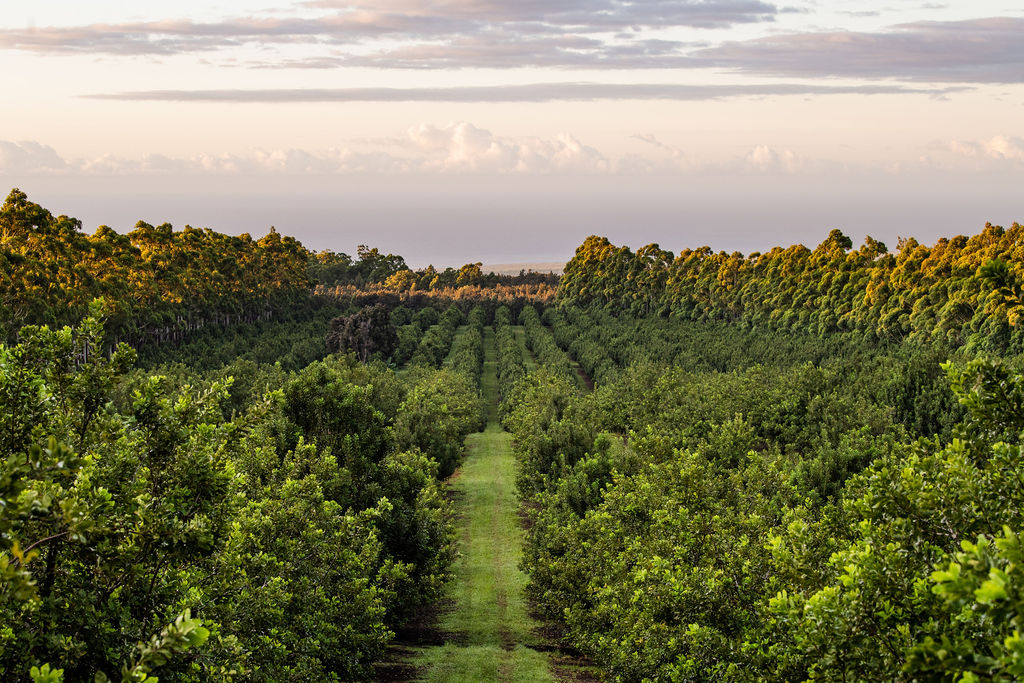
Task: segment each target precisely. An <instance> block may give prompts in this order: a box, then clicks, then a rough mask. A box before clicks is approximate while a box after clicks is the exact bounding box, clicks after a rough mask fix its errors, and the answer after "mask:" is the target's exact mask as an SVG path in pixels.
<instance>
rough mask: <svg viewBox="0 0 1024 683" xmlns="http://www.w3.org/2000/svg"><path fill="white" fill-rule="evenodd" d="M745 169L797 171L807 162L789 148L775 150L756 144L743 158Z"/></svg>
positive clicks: (761, 171)
mask: <svg viewBox="0 0 1024 683" xmlns="http://www.w3.org/2000/svg"><path fill="white" fill-rule="evenodd" d="M744 162H745V166H746V169H747V170H749V171H754V172H757V173H787V174H789V173H798V172H800V171H801V170H803V169H804V168H805V167H806V166H807V162H806V161H805V160H804V159H802V158H800V157H799V156H798V155H797V154H796V153H795V152H793V151H792V150H789V149H784V150H776V149H773V148H772V147H769V146H768V145H758V146H757V147H755V148H754V149H752V150H751V151H750V153H749V154H747V156H746V158H745V159H744Z"/></svg>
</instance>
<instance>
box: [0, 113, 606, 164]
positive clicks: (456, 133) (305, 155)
mask: <svg viewBox="0 0 1024 683" xmlns="http://www.w3.org/2000/svg"><path fill="white" fill-rule="evenodd" d="M369 147H370V148H366V146H365V145H364V146H363V147H362V148H360V147H358V146H350V147H343V148H340V149H330V150H322V151H308V150H300V149H281V150H252V151H250V152H248V153H245V154H200V155H194V156H189V157H178V158H175V157H168V156H164V155H149V156H146V157H143V158H141V159H125V158H121V157H116V156H112V155H104V156H101V157H97V158H92V159H77V160H71V161H68V160H65V159H63V158H61V157H60V155H58V154H57V152H56V151H55V150H54V149H53V148H51V147H48V146H46V145H41V144H39V143H35V142H23V143H12V142H4V141H0V174H4V175H35V174H44V175H52V174H85V175H110V176H120V175H136V174H143V175H161V174H165V175H200V176H201V175H208V174H213V175H248V174H256V175H259V174H270V175H335V174H337V175H344V174H402V173H431V174H449V173H452V174H460V173H478V174H497V175H502V174H523V175H544V174H556V173H569V174H590V173H606V172H608V171H609V170H610V169H611V162H609V161H608V160H607V159H606V158H605V157H604V155H602V154H601V153H600V152H599V151H598V150H596V149H595V148H593V147H591V146H589V145H586V144H584V143H582V142H581V141H580V140H578V139H577V138H575V137H573V136H572V135H570V134H568V133H559V134H558V135H556V136H554V137H552V138H539V137H523V138H511V137H504V136H499V135H495V134H494V133H491V132H490V131H488V130H485V129H483V128H479V127H477V126H474V125H473V124H471V123H466V122H458V123H449V124H447V125H445V126H434V125H431V124H419V125H415V126H411V127H410V128H409V129H408V130H406V131H405V132H404V133H403V134H402V135H401V136H399V137H396V138H391V139H386V140H379V141H371V144H370V146H369Z"/></svg>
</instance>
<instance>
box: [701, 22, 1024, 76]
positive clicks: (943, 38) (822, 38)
mask: <svg viewBox="0 0 1024 683" xmlns="http://www.w3.org/2000/svg"><path fill="white" fill-rule="evenodd" d="M1022 35H1024V19H1022V18H1011V17H995V18H988V19H971V20H964V21H946V22H936V21H930V22H917V23H911V24H901V25H898V26H894V27H892V28H891V29H889V30H887V31H883V32H878V33H865V32H853V31H848V32H829V33H798V34H785V35H775V36H769V37H766V38H758V39H755V40H747V41H741V42H730V43H725V44H723V45H720V46H717V47H711V48H705V49H702V50H698V51H696V52H695V53H693V54H692V55H691V56H692V58H693V59H694V60H695V61H696V62H699V63H701V64H702V65H704V66H714V67H724V68H729V69H735V70H738V71H741V72H745V73H752V74H768V75H775V76H780V75H781V76H790V77H794V76H795V77H810V78H813V77H832V76H840V77H852V78H896V79H901V80H909V81H920V82H931V83H1022V82H1024V40H1021V36H1022Z"/></svg>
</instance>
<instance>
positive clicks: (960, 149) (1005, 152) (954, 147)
mask: <svg viewBox="0 0 1024 683" xmlns="http://www.w3.org/2000/svg"><path fill="white" fill-rule="evenodd" d="M948 148H949V151H951V152H953V153H954V154H955V155H958V156H961V157H967V158H969V159H977V160H989V161H994V162H1011V163H1021V162H1024V138H1019V137H1010V136H1006V135H996V136H994V137H991V138H989V139H988V140H954V141H953V142H951V143H949V146H948Z"/></svg>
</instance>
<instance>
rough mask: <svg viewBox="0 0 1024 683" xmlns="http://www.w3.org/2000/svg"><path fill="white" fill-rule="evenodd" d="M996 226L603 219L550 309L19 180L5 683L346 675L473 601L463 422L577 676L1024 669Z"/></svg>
mask: <svg viewBox="0 0 1024 683" xmlns="http://www.w3.org/2000/svg"><path fill="white" fill-rule="evenodd" d="M1022 231H1024V229H1022V228H1021V226H1019V225H1014V226H1013V227H1011V228H1010V229H1009V230H1003V229H1001V228H998V227H994V226H987V227H986V228H985V229H984V230H983V231H982V232H981V233H980V234H978V235H975V236H973V237H955V238H952V239H948V240H946V239H944V240H940V241H939V242H938V243H937V244H936V245H935V246H933V247H925V246H922V245H920V244H918V243H917V242H916V241H914V240H912V239H907V240H903V241H901V243H900V244H899V246H898V249H897V252H896V253H895V254H890V253H888V252H887V250H886V248H885V247H884V245H881V244H880V243H878V242H876V241H874V240H870V239H869V240H867V244H865V245H864V246H863V247H861V248H860V249H858V250H854V249H852V244H851V243H850V240H849V239H847V238H846V237H844V236H843V235H842V234H841V233H839V232H838V231H833V232H832V233H831V234H830V235H829V236H828V238H827V239H826V240H825V242H823V243H822V244H821V245H819V246H818V247H816V248H815V249H813V250H812V249H806V248H804V247H790V248H788V249H782V248H777V249H773V250H771V251H770V252H768V253H767V254H752V255H749V256H742V255H740V254H732V255H728V254H724V253H718V254H716V253H714V252H712V251H711V250H710V249H702V250H696V251H689V250H688V251H684V252H682V253H681V254H680V255H679V256H678V257H675V256H674V255H673V254H671V253H669V252H664V251H661V250H660V249H659V248H658V247H657V246H656V245H651V246H648V247H644V248H641V249H639V250H638V251H636V252H633V251H631V250H630V249H628V248H626V247H615V246H613V245H611V244H610V242H608V240H606V239H604V238H599V237H591V238H588V239H587V241H586V242H585V243H584V244H583V245H581V246H580V248H579V249H578V250H577V252H576V255H575V256H574V258H573V259H572V260H571V261H570V262H569V263H568V264H567V267H566V271H565V276H564V277H563V278H562V280H561V281H560V283H558V285H557V296H556V290H555V283H552V282H549V281H546V280H544V279H539V280H537V281H534V282H527V281H525V280H523V281H518V282H511V281H502V280H499V279H496V280H493V281H485V280H482V279H480V280H477V281H474V282H468V281H465V280H464V281H463V282H461V283H460V282H459V277H460V276H459V273H460V272H461V271H459V270H456V269H450V270H451V271H452V272H453V273H455V276H454V280H452V281H451V282H449V281H448V280H444V279H442V280H438V282H437V283H436V286H435V283H434V278H437V277H438V276H439V274H438V273H436V272H434V273H432V274H430V279H429V281H428V280H427V276H426V274H425V271H426V269H425V270H424V271H412V270H411V269H409V268H407V267H406V265H405V261H404V259H402V258H401V257H396V256H393V255H390V254H387V255H381V254H380V253H379V252H378V251H377V250H375V249H365V248H361V249H360V250H359V254H358V258H357V259H351V258H349V257H347V256H345V255H343V254H334V253H333V252H329V253H328V252H321V253H319V254H316V253H311V252H309V251H308V250H306V249H305V248H303V247H302V245H301V244H299V243H298V242H297V241H296V240H294V239H293V238H290V237H285V236H281V235H278V234H277V233H276V231H272V232H271V233H270V234H269V235H267V236H266V237H264V238H262V239H260V240H252V239H251V238H249V237H248V236H245V235H243V236H240V237H227V236H224V235H220V234H219V233H216V232H213V231H211V230H206V229H204V230H196V229H192V228H186V229H184V230H182V231H174V230H172V229H171V228H170V226H160V227H152V226H148V225H145V224H140V225H139V226H138V227H137V228H136V230H134V231H133V232H132V233H129V234H128V235H126V236H119V235H117V233H114V232H113V231H112V230H109V229H106V228H100V229H99V230H97V232H96V233H95V234H94V235H92V236H90V235H86V234H84V233H83V232H82V230H81V225H80V224H79V223H78V221H76V220H75V219H72V218H68V217H65V216H60V217H54V216H53V215H52V214H50V213H49V212H47V211H46V210H45V209H43V208H42V207H39V206H37V205H35V204H32V203H31V202H29V201H28V199H27V198H26V197H25V196H24V195H23V194H22V193H20V192H17V191H15V192H12V193H11V195H10V196H9V197H8V199H7V201H6V203H5V204H4V205H3V209H2V212H0V273H2V274H3V281H2V283H0V296H2V297H3V307H2V311H3V315H4V319H3V321H0V322H2V323H3V324H4V325H5V338H6V341H4V342H2V343H0V679H3V680H33V681H36V682H37V683H41V682H50V683H59V682H60V681H79V680H89V681H105V680H121V681H126V682H127V681H145V682H148V683H153V682H154V681H155V680H156V679H157V678H159V680H161V681H208V680H237V681H288V680H294V681H305V680H346V681H348V680H352V681H355V680H373V679H374V678H375V676H377V673H376V671H377V670H376V669H375V666H376V665H377V664H379V663H380V662H381V661H382V660H386V659H388V658H393V657H395V656H398V655H395V653H394V649H393V648H392V649H391V650H389V647H391V646H393V645H394V643H395V639H396V637H398V634H400V633H402V632H403V629H404V628H406V626H408V625H409V624H410V623H411V622H415V624H419V621H417V620H419V619H421V618H422V614H424V610H426V611H427V612H429V611H430V610H431V609H434V610H438V609H441V611H443V609H444V607H443V606H444V605H447V604H449V603H450V602H451V599H452V598H451V596H452V595H453V593H454V594H459V595H462V594H463V593H462V592H459V591H457V590H456V588H462V589H465V588H466V587H465V586H462V587H453V585H452V580H453V579H452V577H453V576H456V575H457V574H456V573H455V572H454V570H453V566H456V565H455V564H454V563H455V562H456V560H457V558H458V557H459V556H460V553H461V552H462V549H464V548H465V547H466V546H465V538H464V536H465V533H466V532H464V531H460V527H459V524H460V523H461V518H460V514H457V511H458V510H459V507H458V506H459V505H460V504H461V503H460V501H459V500H458V499H457V498H454V497H453V496H451V495H450V494H449V493H448V492H449V491H450V485H451V482H452V481H453V480H457V478H458V476H459V474H458V473H459V468H460V467H461V466H462V463H463V462H464V461H465V459H466V458H467V448H466V441H467V438H468V439H469V440H470V442H472V440H473V438H474V435H475V433H476V432H478V431H480V430H482V429H484V426H485V424H488V421H490V427H488V432H487V434H488V435H489V438H492V442H493V443H494V444H497V443H499V442H500V443H507V442H509V441H510V443H511V444H512V445H511V447H509V446H507V445H506V446H505V452H506V453H513V452H514V457H515V461H516V463H517V471H516V475H515V487H516V488H517V489H518V499H517V500H518V501H519V503H516V504H518V505H521V508H520V509H519V510H518V511H519V512H520V513H521V515H522V519H523V521H524V524H523V529H522V532H521V534H519V536H518V537H521V538H522V539H523V543H524V545H523V548H522V556H521V558H520V561H519V563H520V566H521V567H522V568H523V569H524V570H525V571H526V572H527V574H528V582H527V583H526V584H525V589H524V590H525V593H526V595H527V596H528V598H529V600H530V602H531V605H532V609H533V610H534V611H535V612H536V613H537V614H538V615H541V616H543V618H544V619H545V620H546V621H547V624H546V627H545V629H544V630H545V633H548V632H550V633H553V634H555V636H553V637H555V638H557V639H560V640H561V642H562V643H563V644H564V647H565V648H567V649H568V651H571V652H573V653H581V654H582V655H583V656H585V657H587V658H589V662H591V663H592V665H593V667H594V669H596V670H597V671H598V672H599V674H598V675H599V677H600V678H601V679H603V680H612V681H623V682H634V681H652V682H654V681H657V682H662V681H665V682H670V681H671V682H675V681H765V680H767V681H818V680H826V681H907V682H910V681H947V680H948V681H983V680H984V681H989V680H991V681H1013V680H1019V679H1020V678H1021V677H1024V639H1022V637H1021V633H1022V632H1024V617H1022V614H1024V606H1022V596H1024V579H1022V576H1021V562H1022V558H1021V548H1020V541H1019V536H1018V534H1019V533H1020V532H1021V529H1022V527H1024V457H1022V454H1021V449H1022V447H1024V445H1022V434H1024V373H1022V367H1024V356H1022V355H1020V351H1021V349H1020V348H1019V345H1020V343H1021V338H1020V330H1019V326H1018V322H1019V316H1020V312H1021V310H1022V308H1024V279H1022V278H1021V271H1020V268H1021V261H1022V252H1020V250H1019V248H1018V247H1017V244H1016V243H1017V240H1018V237H1020V236H1022V235H1024V232H1022ZM470 265H473V264H470ZM469 270H470V271H472V268H470V269H469ZM407 274H408V275H407ZM449 275H451V273H449ZM445 277H448V276H445ZM524 277H533V276H532V275H529V274H524ZM399 280H401V281H399ZM406 285H408V286H406ZM317 286H319V287H320V291H322V292H324V293H326V294H329V295H316V294H315V293H314V291H315V288H316V287H317ZM485 359H489V360H486V361H485ZM499 398H500V406H499V405H498V400H499ZM499 419H500V424H501V426H502V427H503V428H504V430H506V431H507V432H508V433H509V434H511V437H509V436H508V434H501V428H499V427H498V426H497V421H498V420H499ZM476 436H479V435H476ZM496 447H497V446H496ZM468 457H472V455H470V456H468ZM508 457H511V456H508ZM510 482H511V476H510ZM509 488H510V489H511V484H510V485H509ZM509 499H510V500H513V497H512V496H509ZM516 531H517V534H518V532H519V530H518V529H516ZM463 592H464V590H463ZM470 597H472V596H470ZM504 599H505V600H506V601H507V600H508V596H505V598H504ZM439 606H440V607H439ZM493 607H494V609H495V611H496V612H500V609H499V607H500V606H498V605H494V606H493ZM435 635H436V637H437V638H440V639H441V640H442V641H445V642H449V643H455V644H458V643H459V642H460V639H463V640H465V635H464V634H461V633H454V632H453V633H439V634H435ZM506 635H507V634H506ZM552 648H553V646H552ZM399 649H401V648H399ZM497 649H499V650H501V651H502V652H506V651H507V652H521V651H523V650H524V646H523V644H522V643H515V642H511V641H509V642H502V643H501V644H500V647H498V648H497ZM470 650H472V648H470ZM472 652H476V651H472ZM472 652H471V653H470V654H472ZM480 652H481V653H482V650H481V651H480ZM545 652H546V651H544V650H543V649H536V650H531V653H532V654H531V656H533V657H534V658H535V660H536V661H539V662H540V666H541V667H542V668H543V666H546V665H545V664H544V662H545V661H547V660H546V659H545V657H547V654H545ZM537 658H539V659H537ZM550 670H551V671H552V672H554V674H553V677H554V678H557V677H558V676H559V675H563V674H559V673H558V672H559V671H563V669H559V668H557V667H555V666H553V665H552V666H551V667H550ZM429 673H430V672H429V671H419V670H417V669H416V668H415V667H413V679H415V678H416V677H417V676H423V675H427V674H429ZM566 680H577V679H573V678H572V677H571V676H569V677H567V678H566Z"/></svg>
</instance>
